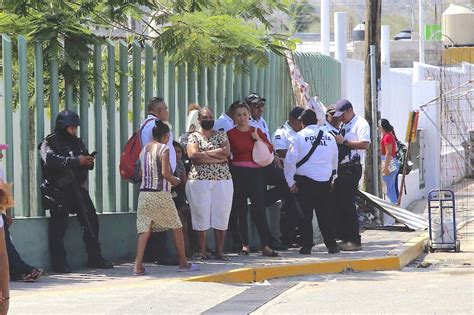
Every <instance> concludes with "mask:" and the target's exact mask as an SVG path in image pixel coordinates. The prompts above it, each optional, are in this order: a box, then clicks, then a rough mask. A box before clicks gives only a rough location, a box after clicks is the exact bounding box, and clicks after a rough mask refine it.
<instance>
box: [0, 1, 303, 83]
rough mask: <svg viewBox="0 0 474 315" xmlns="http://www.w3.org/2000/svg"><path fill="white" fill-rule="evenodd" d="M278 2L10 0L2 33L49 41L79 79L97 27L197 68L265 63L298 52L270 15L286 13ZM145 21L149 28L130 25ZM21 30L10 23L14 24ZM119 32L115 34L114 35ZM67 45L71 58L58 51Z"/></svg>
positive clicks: (65, 69) (68, 70)
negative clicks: (274, 55)
mask: <svg viewBox="0 0 474 315" xmlns="http://www.w3.org/2000/svg"><path fill="white" fill-rule="evenodd" d="M289 3H290V2H289V1H281V0H280V1H278V0H260V1H257V0H176V1H171V0H163V1H157V0H48V1H44V0H4V2H3V10H4V13H3V14H1V15H0V32H3V33H7V34H12V35H15V34H19V33H21V34H27V35H28V37H29V39H30V40H38V41H42V42H44V43H45V47H46V52H47V54H48V55H49V56H53V55H54V56H58V57H60V59H61V66H62V67H61V72H62V73H63V74H64V75H65V76H66V77H69V76H70V77H74V75H75V74H77V71H78V65H77V61H78V60H81V59H84V58H88V57H89V56H90V52H91V51H90V47H91V44H93V43H94V42H96V41H98V40H102V39H103V38H99V37H98V36H97V33H96V32H94V30H95V29H102V30H117V29H119V30H123V31H126V32H127V33H128V34H129V35H132V36H134V37H135V38H136V39H138V40H144V39H147V40H152V41H153V43H154V44H155V47H156V48H157V49H158V50H159V51H160V52H165V53H167V54H168V55H169V56H170V58H171V59H172V60H173V61H174V62H175V63H177V64H180V63H183V62H187V63H190V64H193V65H194V66H196V67H199V66H208V67H211V66H214V65H216V64H217V63H230V62H235V63H236V65H237V67H236V69H238V70H245V69H246V67H247V65H248V63H249V62H254V63H256V64H257V65H261V66H263V65H265V64H266V63H267V62H268V58H267V52H269V51H273V52H276V53H278V54H281V53H283V52H284V51H285V50H287V49H293V48H294V43H293V42H292V41H290V40H288V39H287V36H284V35H281V34H274V33H272V25H271V23H270V22H269V20H268V17H269V16H270V15H271V14H272V13H273V12H274V11H275V10H280V11H281V10H283V11H285V10H287V8H288V5H289ZM130 17H132V18H133V19H135V20H137V21H142V22H143V23H144V24H145V25H146V27H145V28H144V30H143V32H140V31H137V30H135V29H133V28H131V27H130V26H129V25H128V21H129V18H130ZM11 21H14V22H15V23H13V24H14V25H15V27H14V28H13V29H12V28H11V27H10V22H11ZM112 34H113V33H112V32H110V36H109V37H112V38H113V35H112ZM62 49H64V55H63V56H61V54H60V53H59V52H60V51H62Z"/></svg>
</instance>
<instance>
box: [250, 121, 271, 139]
mask: <svg viewBox="0 0 474 315" xmlns="http://www.w3.org/2000/svg"><path fill="white" fill-rule="evenodd" d="M249 125H250V126H251V127H254V128H260V129H261V130H262V131H263V133H264V134H265V135H266V136H267V139H268V141H270V139H271V138H270V129H268V124H267V122H266V121H265V119H263V116H262V117H260V119H259V120H256V119H253V118H252V117H250V121H249Z"/></svg>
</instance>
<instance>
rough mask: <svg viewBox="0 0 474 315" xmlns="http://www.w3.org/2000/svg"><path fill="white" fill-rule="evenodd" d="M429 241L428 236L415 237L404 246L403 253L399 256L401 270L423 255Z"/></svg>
mask: <svg viewBox="0 0 474 315" xmlns="http://www.w3.org/2000/svg"><path fill="white" fill-rule="evenodd" d="M427 239H428V236H427V234H424V235H422V236H419V237H415V238H413V239H411V240H409V241H408V242H406V243H405V244H403V247H402V251H401V253H400V254H398V257H399V259H400V268H403V267H405V266H406V265H408V264H409V263H411V262H412V261H413V260H415V259H416V258H417V257H418V256H420V254H421V253H423V250H424V247H425V242H426V240H427Z"/></svg>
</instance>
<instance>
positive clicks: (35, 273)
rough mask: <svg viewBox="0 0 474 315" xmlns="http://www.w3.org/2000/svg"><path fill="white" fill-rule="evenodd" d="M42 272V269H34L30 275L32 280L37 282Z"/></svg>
mask: <svg viewBox="0 0 474 315" xmlns="http://www.w3.org/2000/svg"><path fill="white" fill-rule="evenodd" d="M43 272H44V270H43V268H34V269H33V272H32V273H31V275H32V279H34V280H35V281H37V280H38V279H39V278H40V277H41V276H42V275H43Z"/></svg>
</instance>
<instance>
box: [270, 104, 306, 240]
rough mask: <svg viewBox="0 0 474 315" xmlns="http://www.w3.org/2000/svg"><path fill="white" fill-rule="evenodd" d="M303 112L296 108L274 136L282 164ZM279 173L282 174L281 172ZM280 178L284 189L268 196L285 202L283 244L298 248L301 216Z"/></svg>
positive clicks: (282, 216) (274, 145)
mask: <svg viewBox="0 0 474 315" xmlns="http://www.w3.org/2000/svg"><path fill="white" fill-rule="evenodd" d="M303 111H304V108H302V107H298V106H296V107H294V108H293V109H292V110H291V112H290V114H289V115H288V120H287V121H286V122H285V123H284V124H283V126H281V127H280V128H278V129H277V130H276V131H275V133H274V134H273V141H272V143H273V149H274V150H275V152H276V154H277V155H278V157H279V158H280V160H281V162H282V163H283V160H284V159H285V156H286V152H287V151H288V148H289V147H290V141H291V140H292V137H294V136H296V133H297V132H298V131H300V130H301V129H302V125H301V121H300V120H299V119H298V118H299V117H300V115H301V114H302V113H303ZM277 171H278V172H280V173H281V170H277ZM280 177H282V178H281V180H280V181H281V182H282V186H283V185H284V187H283V188H281V189H279V190H277V189H273V190H270V191H269V193H267V195H268V198H269V199H272V198H273V200H278V198H281V199H282V200H283V201H284V203H283V204H282V207H281V209H280V233H281V238H280V239H281V243H282V244H284V245H285V246H288V247H296V246H298V240H299V238H298V237H299V236H301V235H300V230H301V229H298V227H299V223H300V221H301V214H299V213H298V208H297V206H296V204H295V199H294V197H293V196H292V195H291V193H290V192H289V189H288V188H287V185H286V182H285V180H284V175H283V176H281V175H280ZM282 191H283V192H284V195H283V196H284V197H282ZM272 195H273V196H272Z"/></svg>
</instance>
